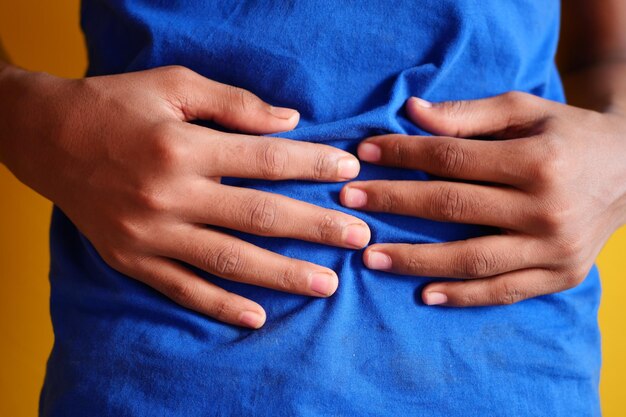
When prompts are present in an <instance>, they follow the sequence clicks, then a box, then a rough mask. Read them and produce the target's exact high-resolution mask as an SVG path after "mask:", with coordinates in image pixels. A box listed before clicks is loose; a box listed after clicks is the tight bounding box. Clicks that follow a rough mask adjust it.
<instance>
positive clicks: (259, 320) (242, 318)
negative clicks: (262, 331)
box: [239, 311, 265, 329]
mask: <svg viewBox="0 0 626 417" xmlns="http://www.w3.org/2000/svg"><path fill="white" fill-rule="evenodd" d="M239 322H240V323H241V324H243V325H244V326H246V327H252V328H253V329H258V328H259V327H261V326H263V323H265V317H263V316H262V315H261V314H259V313H256V312H254V311H244V312H243V313H241V314H240V315H239Z"/></svg>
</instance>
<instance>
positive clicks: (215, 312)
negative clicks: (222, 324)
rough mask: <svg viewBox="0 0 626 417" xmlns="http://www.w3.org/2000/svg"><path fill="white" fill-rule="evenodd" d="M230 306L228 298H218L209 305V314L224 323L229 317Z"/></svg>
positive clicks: (231, 308)
mask: <svg viewBox="0 0 626 417" xmlns="http://www.w3.org/2000/svg"><path fill="white" fill-rule="evenodd" d="M232 304H233V303H232V302H231V300H230V298H229V297H219V298H217V299H216V300H213V302H212V303H211V304H210V306H209V314H210V315H211V317H213V318H215V319H217V320H219V321H226V320H228V318H229V317H230V316H231V313H232V310H233V307H232Z"/></svg>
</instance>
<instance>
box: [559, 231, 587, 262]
mask: <svg viewBox="0 0 626 417" xmlns="http://www.w3.org/2000/svg"><path fill="white" fill-rule="evenodd" d="M555 247H556V255H557V256H558V259H559V260H560V261H561V262H566V263H568V264H572V263H574V264H577V263H578V262H580V260H581V258H583V256H582V254H583V252H584V249H585V242H584V241H583V239H582V238H580V237H578V236H576V237H569V238H563V239H559V240H557V241H556V243H555Z"/></svg>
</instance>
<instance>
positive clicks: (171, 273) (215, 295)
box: [131, 257, 266, 329]
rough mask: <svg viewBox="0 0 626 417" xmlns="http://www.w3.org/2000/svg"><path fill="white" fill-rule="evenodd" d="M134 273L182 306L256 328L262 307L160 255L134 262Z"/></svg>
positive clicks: (259, 320) (222, 319)
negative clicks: (159, 256)
mask: <svg viewBox="0 0 626 417" xmlns="http://www.w3.org/2000/svg"><path fill="white" fill-rule="evenodd" d="M135 268H136V269H135V270H134V271H133V272H132V275H131V276H134V277H135V278H137V279H138V280H140V281H142V282H143V283H145V284H147V285H149V286H151V287H152V288H154V289H156V290H157V291H160V292H161V293H163V294H164V295H165V296H166V297H168V298H170V299H171V300H173V301H174V302H176V303H178V304H180V305H182V306H183V307H186V308H189V309H191V310H194V311H197V312H199V313H202V314H205V315H207V316H209V317H213V318H214V319H216V320H219V321H222V322H224V323H229V324H234V325H237V326H243V327H250V328H253V329H258V328H259V327H261V326H263V324H264V323H265V317H266V316H265V311H264V310H263V308H262V307H261V306H260V305H259V304H257V303H255V302H254V301H252V300H248V299H247V298H244V297H241V296H239V295H237V294H233V293H231V292H228V291H226V290H224V289H222V288H220V287H218V286H216V285H214V284H212V283H210V282H208V281H206V280H204V279H202V278H201V277H199V276H197V275H196V274H194V273H193V272H191V271H190V270H189V269H187V268H185V267H183V266H182V265H180V264H178V263H176V262H174V261H171V260H168V259H164V258H156V257H155V258H148V259H146V260H144V261H142V262H138V263H136V264H135Z"/></svg>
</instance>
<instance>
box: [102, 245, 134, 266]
mask: <svg viewBox="0 0 626 417" xmlns="http://www.w3.org/2000/svg"><path fill="white" fill-rule="evenodd" d="M99 254H100V256H101V257H102V259H103V260H104V261H105V262H106V263H107V265H109V266H110V267H111V268H113V269H115V270H117V271H120V272H121V271H122V270H124V269H125V268H126V266H127V265H128V258H129V256H128V253H127V251H125V250H123V249H121V248H120V247H110V248H106V249H103V250H100V251H99Z"/></svg>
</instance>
